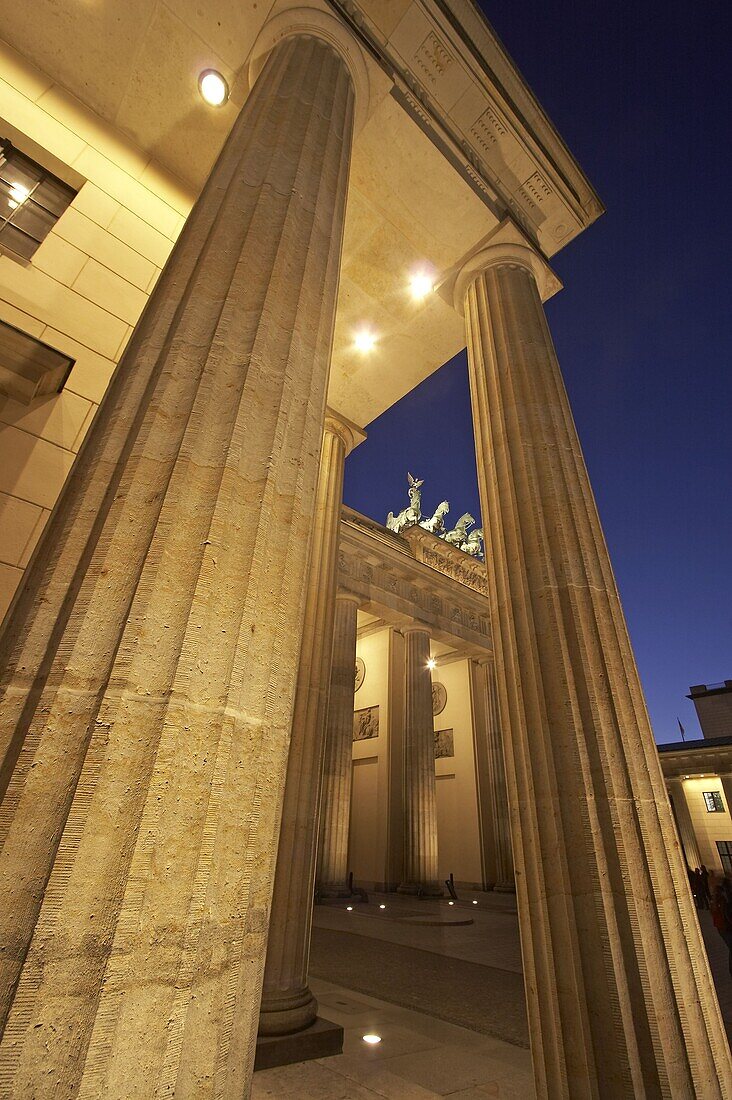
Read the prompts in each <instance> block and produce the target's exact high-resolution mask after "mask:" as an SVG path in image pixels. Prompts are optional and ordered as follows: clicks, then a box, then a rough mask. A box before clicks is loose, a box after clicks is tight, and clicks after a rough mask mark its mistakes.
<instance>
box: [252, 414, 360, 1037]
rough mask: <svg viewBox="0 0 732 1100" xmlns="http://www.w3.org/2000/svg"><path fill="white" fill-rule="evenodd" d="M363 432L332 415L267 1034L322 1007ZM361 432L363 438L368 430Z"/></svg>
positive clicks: (279, 874)
mask: <svg viewBox="0 0 732 1100" xmlns="http://www.w3.org/2000/svg"><path fill="white" fill-rule="evenodd" d="M357 432H358V429H355V428H354V429H351V428H350V426H349V425H348V424H346V423H345V422H343V421H342V420H339V419H337V418H335V417H332V416H329V417H327V418H326V424H325V433H324V436H323V450H322V460H321V465H320V474H319V477H318V491H317V497H316V508H315V524H314V531H313V549H312V555H311V560H310V566H309V570H308V581H307V595H306V601H305V622H304V626H303V635H302V650H301V656H300V667H299V670H298V676H297V689H296V691H295V705H294V709H293V714H292V735H291V738H290V751H289V756H288V760H287V781H286V783H285V798H284V803H283V807H282V825H281V828H280V839H279V846H278V849H277V868H276V871H275V881H274V893H273V895H272V909H271V912H270V919H269V937H268V940H267V962H266V965H265V968H264V985H263V990H262V1004H261V1008H260V1018H259V1033H260V1035H285V1034H289V1033H290V1032H293V1031H299V1030H300V1029H302V1028H304V1027H307V1025H308V1024H311V1023H312V1022H313V1021H314V1020H315V1017H316V1016H317V1013H318V1003H317V1001H316V1000H315V997H314V996H313V994H312V993H311V992H310V989H309V988H308V984H307V972H308V955H309V952H310V929H311V924H312V908H313V887H314V884H315V859H316V846H317V840H318V816H319V809H320V789H321V776H322V771H323V749H324V745H325V722H326V715H327V710H328V684H329V678H330V667H331V657H332V654H333V616H334V611H335V597H336V576H337V571H338V539H339V534H340V521H341V506H342V503H343V466H344V463H345V460H346V455H347V454H348V452H349V451H350V450H351V447H352V446H353V445H354V443H355V442H356V433H357ZM358 434H359V435H361V438H363V436H362V434H361V433H358ZM352 664H353V662H352ZM351 672H353V669H351ZM351 678H352V679H353V676H352V677H351ZM351 726H353V717H352V718H351Z"/></svg>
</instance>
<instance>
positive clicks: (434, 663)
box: [427, 657, 437, 672]
mask: <svg viewBox="0 0 732 1100" xmlns="http://www.w3.org/2000/svg"><path fill="white" fill-rule="evenodd" d="M427 668H428V669H429V670H430V672H432V671H433V669H435V668H437V661H436V660H435V659H434V657H430V659H429V660H428V662H427Z"/></svg>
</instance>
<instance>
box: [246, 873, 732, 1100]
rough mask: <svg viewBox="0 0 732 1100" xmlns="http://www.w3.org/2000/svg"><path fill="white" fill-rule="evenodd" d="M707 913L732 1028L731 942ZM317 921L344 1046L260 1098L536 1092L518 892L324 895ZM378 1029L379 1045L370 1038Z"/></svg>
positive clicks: (464, 1097) (287, 1073) (320, 984)
mask: <svg viewBox="0 0 732 1100" xmlns="http://www.w3.org/2000/svg"><path fill="white" fill-rule="evenodd" d="M473 900H475V901H477V903H478V904H477V905H473ZM347 904H352V905H353V908H352V910H351V911H350V912H349V911H348V910H347V908H346V905H347ZM380 905H385V906H386V908H385V909H380V908H379V906H380ZM699 916H700V924H701V928H702V932H703V935H704V939H705V943H706V945H707V951H708V954H709V959H710V963H711V967H712V973H713V975H714V979H715V984H716V987H717V993H718V996H719V1001H720V1006H721V1009H722V1015H723V1017H724V1020H725V1024H726V1026H727V1033H728V1035H730V1036H731V1037H732V977H730V974H729V970H728V959H727V950H726V948H725V945H724V943H723V942H722V939H721V937H720V936H719V935H718V933H717V932H716V930H715V929H714V927H713V925H712V921H711V917H710V915H709V913H708V912H706V911H702V912H701V913H700V915H699ZM415 919H416V920H417V922H418V923H412V922H413V920H415ZM433 919H435V920H446V921H462V920H472V923H471V924H457V923H453V924H439V923H438V924H431V923H427V921H431V920H433ZM314 925H315V927H314V930H313V952H312V955H311V985H312V988H313V991H314V992H315V994H316V996H317V997H318V1001H319V1003H320V1013H321V1015H322V1016H325V1017H327V1018H328V1019H330V1020H333V1021H335V1022H336V1023H340V1024H341V1025H342V1026H343V1027H344V1028H345V1035H346V1038H345V1046H344V1054H343V1055H341V1056H339V1057H336V1058H324V1059H320V1060H318V1061H314V1062H304V1063H299V1064H297V1065H293V1066H283V1067H281V1068H278V1069H272V1070H265V1071H263V1072H260V1073H257V1074H256V1075H255V1078H254V1085H253V1091H252V1098H253V1100H373V1098H376V1097H382V1098H387V1100H429V1098H430V1097H440V1096H449V1097H451V1098H453V1100H484V1098H485V1097H494V1098H498V1100H519V1098H521V1100H531V1098H532V1097H533V1096H534V1088H533V1082H532V1076H531V1059H530V1056H529V1052H528V1050H527V1049H526V1047H525V1045H522V1044H525V1042H526V1036H525V1009H524V1005H523V984H522V980H521V955H520V947H519V937H518V923H517V915H516V904H515V898H513V897H512V896H510V895H499V894H484V893H480V892H477V893H473V892H465V891H461V897H460V901H459V902H457V903H456V904H455V905H453V906H449V905H448V902H447V900H442V901H424V902H417V901H415V900H414V899H409V898H401V897H397V896H395V895H391V894H390V895H383V896H379V895H376V894H372V895H371V896H370V901H369V904H368V905H359V904H358V903H357V902H353V903H347V902H343V903H340V902H339V903H337V904H332V905H323V906H317V907H316V910H315V918H314ZM395 1001H396V1002H397V1003H394V1002H395ZM450 1021H452V1022H450ZM457 1023H461V1024H463V1025H465V1026H457ZM371 1031H373V1032H376V1033H377V1034H379V1035H381V1036H382V1041H381V1043H379V1044H378V1045H377V1046H375V1047H370V1046H368V1045H367V1044H366V1043H364V1041H363V1038H362V1037H363V1035H364V1034H367V1033H368V1032H371ZM507 1039H508V1041H506V1040H507Z"/></svg>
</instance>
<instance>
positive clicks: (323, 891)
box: [316, 882, 353, 901]
mask: <svg viewBox="0 0 732 1100" xmlns="http://www.w3.org/2000/svg"><path fill="white" fill-rule="evenodd" d="M316 894H317V900H318V901H321V900H323V899H325V898H352V897H353V891H352V890H350V889H349V887H348V883H345V882H326V883H324V884H323V885H322V886H318V887H317V889H316Z"/></svg>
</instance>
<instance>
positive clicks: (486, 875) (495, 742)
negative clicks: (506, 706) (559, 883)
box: [470, 657, 516, 893]
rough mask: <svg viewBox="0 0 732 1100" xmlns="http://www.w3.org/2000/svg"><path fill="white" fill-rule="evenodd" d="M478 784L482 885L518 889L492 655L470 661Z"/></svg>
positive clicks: (508, 889)
mask: <svg viewBox="0 0 732 1100" xmlns="http://www.w3.org/2000/svg"><path fill="white" fill-rule="evenodd" d="M470 691H471V702H472V707H473V737H474V743H475V771H476V787H477V790H478V813H479V821H480V841H481V863H482V867H483V880H484V882H483V885H484V887H485V888H486V889H495V890H497V891H498V892H499V893H513V892H514V890H515V889H516V885H515V882H514V876H513V855H512V853H511V827H510V824H509V820H508V800H507V798H506V771H505V768H504V765H503V745H502V743H501V719H500V714H499V708H498V697H497V691H496V670H495V662H494V660H493V658H492V657H485V658H480V659H478V660H472V661H471V662H470Z"/></svg>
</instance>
